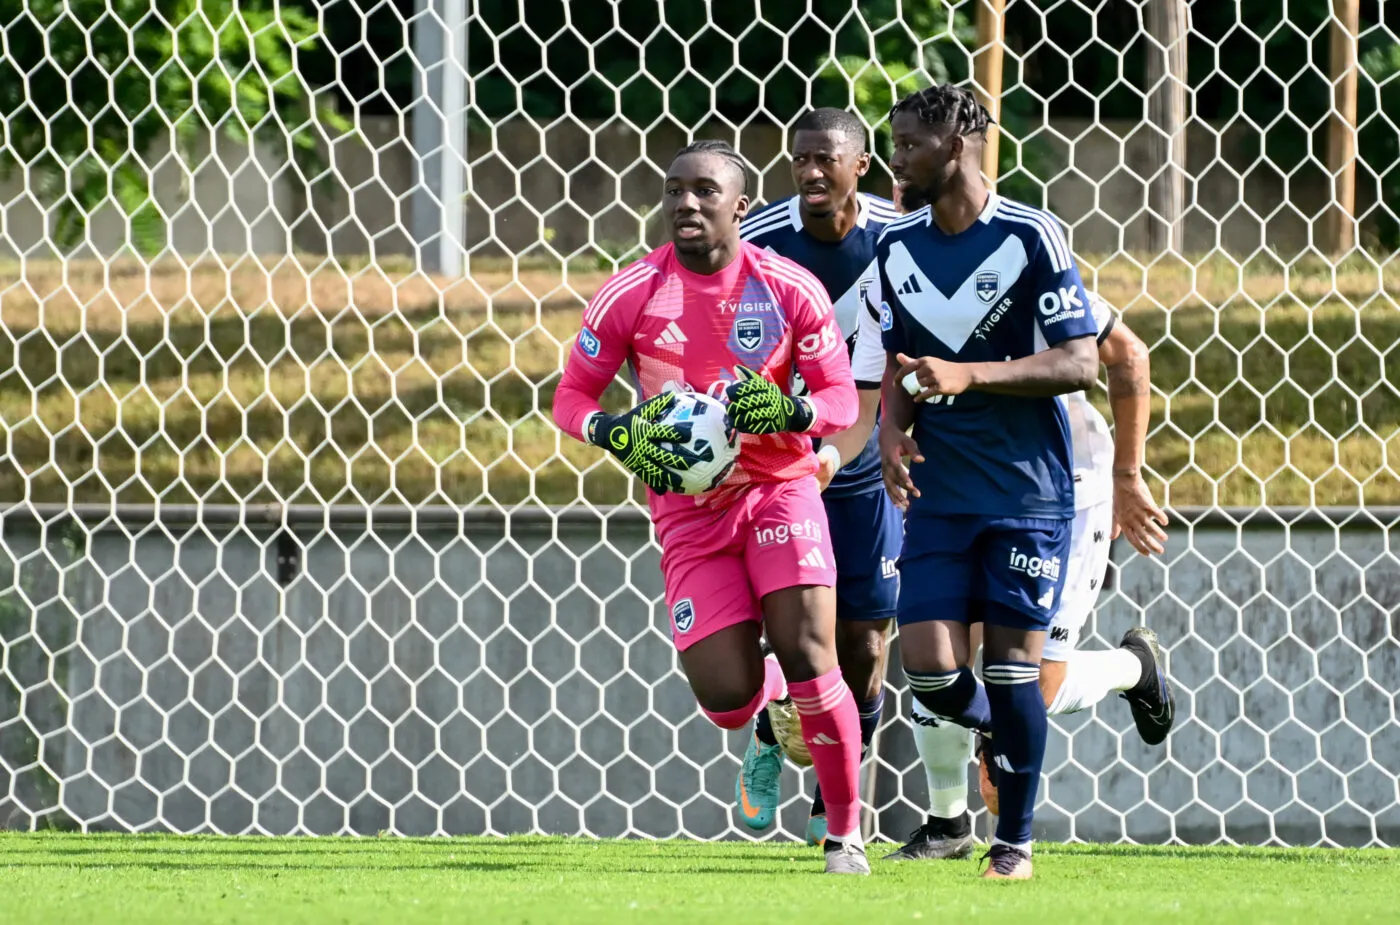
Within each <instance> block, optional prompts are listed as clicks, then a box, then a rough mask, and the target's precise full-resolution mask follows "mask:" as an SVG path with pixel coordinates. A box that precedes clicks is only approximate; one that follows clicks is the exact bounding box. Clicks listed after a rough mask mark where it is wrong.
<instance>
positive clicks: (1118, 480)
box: [1113, 469, 1167, 556]
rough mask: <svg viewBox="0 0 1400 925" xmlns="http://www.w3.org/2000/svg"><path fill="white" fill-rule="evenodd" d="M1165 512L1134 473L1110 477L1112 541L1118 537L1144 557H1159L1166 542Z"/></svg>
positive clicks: (1139, 477)
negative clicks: (1111, 484)
mask: <svg viewBox="0 0 1400 925" xmlns="http://www.w3.org/2000/svg"><path fill="white" fill-rule="evenodd" d="M1166 525H1167V515H1166V512H1165V511H1163V510H1162V509H1161V508H1159V507H1158V506H1157V503H1156V502H1155V501H1153V500H1152V492H1151V491H1150V490H1149V489H1148V487H1147V483H1146V482H1144V481H1143V480H1142V473H1140V472H1139V471H1138V470H1136V469H1132V470H1128V471H1121V472H1120V471H1115V472H1114V473H1113V538H1114V539H1115V540H1116V539H1118V536H1119V535H1120V534H1121V535H1123V536H1124V537H1126V538H1127V540H1128V542H1129V543H1131V544H1132V545H1133V548H1134V549H1136V550H1137V551H1138V552H1140V553H1142V554H1143V555H1144V556H1150V555H1152V554H1153V553H1158V554H1161V553H1162V552H1163V551H1164V550H1165V549H1166V546H1165V543H1166V542H1167V531H1165V530H1163V529H1162V528H1163V527H1165V526H1166Z"/></svg>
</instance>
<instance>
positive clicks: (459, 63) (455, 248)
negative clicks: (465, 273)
mask: <svg viewBox="0 0 1400 925" xmlns="http://www.w3.org/2000/svg"><path fill="white" fill-rule="evenodd" d="M466 16H467V14H466V8H465V3H464V0H415V3H414V20H413V57H414V61H415V63H416V65H417V70H418V99H417V100H416V101H415V102H414V104H413V150H414V154H415V159H414V190H413V213H412V220H411V229H412V232H413V241H414V244H415V245H417V248H418V264H419V267H420V268H421V269H423V270H425V271H428V272H436V273H442V274H445V275H447V276H460V275H461V273H462V253H463V251H464V250H465V248H464V247H463V246H462V242H463V241H464V240H465V235H466V222H465V212H466V203H465V202H464V196H465V193H466V183H465V177H464V173H465V169H466V74H467V72H466V55H467V48H466Z"/></svg>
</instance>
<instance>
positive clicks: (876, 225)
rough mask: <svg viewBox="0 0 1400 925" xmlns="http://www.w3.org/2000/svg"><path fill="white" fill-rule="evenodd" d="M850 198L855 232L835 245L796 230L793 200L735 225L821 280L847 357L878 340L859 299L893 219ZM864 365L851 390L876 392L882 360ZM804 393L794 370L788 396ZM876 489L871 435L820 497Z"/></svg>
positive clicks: (882, 207) (884, 207) (875, 321)
mask: <svg viewBox="0 0 1400 925" xmlns="http://www.w3.org/2000/svg"><path fill="white" fill-rule="evenodd" d="M856 197H857V200H858V201H859V203H860V213H859V215H858V216H857V218H856V227H854V228H852V229H851V231H850V233H849V234H847V235H846V236H845V237H844V238H842V239H841V240H840V241H837V242H831V241H822V240H819V239H817V238H815V237H813V236H812V235H811V234H809V233H808V232H807V230H806V229H805V228H804V227H802V214H801V212H800V211H799V202H798V198H797V197H796V196H790V197H788V198H787V199H780V200H778V201H777V202H774V203H772V204H770V205H767V206H765V207H764V208H762V209H760V210H759V211H757V212H755V213H753V214H752V215H750V216H748V217H747V218H745V219H744V223H743V225H741V226H740V234H741V235H742V237H743V239H744V240H745V241H749V242H751V243H753V244H755V245H757V246H759V247H762V248H765V249H767V250H770V251H773V252H774V253H777V254H780V255H782V256H784V257H787V258H788V259H789V260H793V261H795V262H797V263H800V264H801V265H802V266H803V267H805V268H806V269H808V270H809V271H811V273H812V275H813V276H815V277H816V278H817V279H819V280H821V282H822V285H823V286H825V287H826V293H827V295H828V296H830V297H831V304H832V305H833V306H834V307H835V309H836V323H837V324H838V325H840V327H841V334H842V335H843V336H844V337H845V338H846V348H847V349H848V350H850V351H851V352H852V353H854V352H855V347H856V343H857V342H858V341H859V340H860V339H861V338H862V337H864V338H865V339H866V340H867V341H869V342H871V343H874V342H875V341H877V340H878V339H879V336H880V330H879V316H878V313H877V312H875V311H874V310H872V309H870V308H869V306H868V303H867V300H866V298H865V294H866V290H867V289H868V288H869V287H870V286H871V285H872V284H873V283H874V282H875V241H876V239H878V238H879V236H880V232H882V231H884V230H885V227H886V226H887V225H888V224H889V223H890V222H892V221H894V220H895V219H897V218H899V213H898V212H896V211H895V208H894V203H892V202H890V201H889V200H888V199H881V198H879V197H878V196H868V195H866V194H865V193H857V194H856ZM870 365H871V364H866V366H867V368H860V367H858V366H857V365H856V364H854V363H853V364H852V368H851V371H852V373H854V374H855V378H856V387H857V388H861V389H878V388H879V387H880V377H881V374H882V373H883V372H884V366H883V357H881V360H880V365H879V367H878V368H874V369H871V368H868V367H870ZM805 391H806V388H805V386H803V385H802V382H801V379H800V377H798V375H797V372H796V370H794V371H793V383H792V393H793V394H794V395H801V394H803V393H804V392H805ZM881 486H882V483H881V481H880V452H879V448H878V439H877V437H876V434H875V433H872V434H871V435H870V440H869V441H867V442H866V444H865V449H863V450H862V451H861V453H860V455H858V456H857V457H856V458H855V459H852V460H850V461H849V462H847V463H846V464H845V465H844V466H842V467H841V470H840V471H839V472H837V473H836V476H835V477H834V478H833V479H832V480H831V484H830V485H829V486H828V487H827V489H826V491H824V492H823V493H822V495H823V497H827V498H840V497H845V496H848V495H853V494H858V493H860V492H865V491H871V490H875V489H879V488H881Z"/></svg>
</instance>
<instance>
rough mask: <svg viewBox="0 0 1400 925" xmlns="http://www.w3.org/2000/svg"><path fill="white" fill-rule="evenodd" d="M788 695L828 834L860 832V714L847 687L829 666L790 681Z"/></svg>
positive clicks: (839, 671) (845, 834)
mask: <svg viewBox="0 0 1400 925" xmlns="http://www.w3.org/2000/svg"><path fill="white" fill-rule="evenodd" d="M788 693H789V695H790V696H791V697H792V702H793V705H794V706H796V707H797V713H798V715H799V716H801V717H802V738H803V740H804V741H806V743H807V750H808V751H810V752H811V753H812V765H813V766H814V767H815V768H816V771H817V783H818V784H821V788H822V799H823V800H824V801H825V802H826V828H827V831H828V832H830V833H831V835H832V837H833V838H849V837H850V836H852V835H856V834H859V831H860V797H859V795H858V791H859V787H858V782H859V778H860V713H859V711H857V709H856V699H855V697H854V696H852V695H851V689H850V688H849V687H847V686H846V682H845V681H843V680H841V670H840V669H839V668H833V669H831V670H830V671H828V672H827V673H826V674H824V675H822V676H821V677H820V678H816V679H814V680H811V681H793V682H792V683H791V684H789V685H788Z"/></svg>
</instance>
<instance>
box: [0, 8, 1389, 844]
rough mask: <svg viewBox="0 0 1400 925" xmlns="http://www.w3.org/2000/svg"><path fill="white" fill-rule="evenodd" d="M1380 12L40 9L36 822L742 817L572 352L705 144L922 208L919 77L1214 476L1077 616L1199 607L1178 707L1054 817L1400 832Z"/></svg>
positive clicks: (892, 765)
mask: <svg viewBox="0 0 1400 925" xmlns="http://www.w3.org/2000/svg"><path fill="white" fill-rule="evenodd" d="M1390 6H1391V5H1390V4H1386V3H1380V4H1367V5H1365V7H1364V9H1363V10H1362V12H1363V13H1364V14H1365V15H1364V16H1362V17H1361V18H1360V20H1359V22H1355V23H1353V22H1349V21H1348V16H1349V15H1350V14H1348V13H1347V11H1348V10H1350V9H1353V4H1350V3H1346V2H1337V3H1331V2H1326V0H1315V2H1301V0H1298V2H1289V3H1286V4H1279V3H1276V2H1263V0H1258V2H1255V0H1243V2H1241V3H1237V4H1227V3H1221V4H1194V5H1192V8H1191V9H1189V10H1188V9H1187V6H1186V4H1185V3H1184V2H1177V0H1144V2H1139V0H1112V2H1098V0H1093V2H1091V0H1056V2H1051V0H1007V2H1006V3H1005V7H1004V10H1002V9H1001V7H1002V4H1001V3H999V2H997V3H993V2H992V0H964V2H960V3H947V2H942V0H912V2H911V0H903V2H896V0H862V2H859V3H857V2H854V0H808V2H807V3H805V4H803V3H795V2H789V0H785V2H769V0H746V2H737V3H730V2H726V3H712V4H707V3H684V4H682V3H671V2H659V0H612V2H602V0H599V2H594V3H587V4H584V3H566V2H562V0H552V2H546V0H541V2H539V3H536V2H535V0H531V2H530V3H528V4H526V3H516V2H505V0H477V2H474V3H465V4H464V3H457V2H455V0H416V2H415V0H260V2H259V0H243V2H235V0H189V2H184V3H167V2H164V0H67V2H58V0H23V2H19V3H10V4H7V5H6V8H5V11H4V12H3V13H0V41H3V43H4V44H3V46H2V47H3V55H0V115H3V127H4V134H3V136H0V252H3V253H0V434H3V438H4V443H3V456H0V502H2V503H3V507H0V538H2V539H3V543H0V827H7V828H19V829H27V828H33V829H42V828H48V827H59V828H66V827H78V828H81V829H84V830H125V831H132V830H136V831H143V830H160V831H180V832H221V833H310V834H334V833H362V834H373V833H376V832H381V831H387V832H392V833H399V834H434V833H437V834H463V833H492V834H504V833H516V832H545V833H565V834H585V835H596V836H614V835H627V836H646V837H672V836H679V837H696V838H722V837H745V836H746V835H747V833H746V832H745V831H743V830H741V829H740V828H739V827H737V826H736V825H735V823H734V821H733V817H732V816H731V813H730V809H729V804H730V802H731V799H732V794H733V779H734V774H735V772H736V771H737V768H738V756H739V754H740V753H741V749H742V745H743V743H742V740H741V737H740V736H739V735H728V734H724V733H722V732H721V731H719V730H717V729H715V728H714V727H712V726H711V725H710V724H709V723H708V722H707V721H706V720H705V719H704V718H703V717H702V716H700V715H699V713H698V711H697V710H696V708H695V704H694V700H693V697H692V696H691V694H690V693H689V690H688V688H687V686H686V684H685V682H684V679H683V678H682V677H681V676H680V674H679V673H678V671H677V668H676V663H675V659H674V655H673V652H672V649H671V645H670V641H669V638H668V634H667V628H666V626H667V625H666V619H665V613H664V610H663V608H662V607H661V605H660V601H661V591H662V588H661V580H660V575H659V568H658V558H659V556H658V549H657V547H656V545H655V543H654V541H653V540H652V538H651V534H650V530H649V526H648V523H647V521H646V519H645V514H644V507H643V505H642V498H641V494H640V492H639V489H638V487H637V485H636V484H635V483H633V482H632V481H629V480H628V479H627V478H625V477H624V474H623V473H622V471H621V470H620V468H619V467H617V466H616V465H615V464H614V463H613V462H612V461H611V460H609V459H607V458H605V457H604V456H603V455H602V454H601V453H599V452H597V451H594V450H592V449H590V448H585V447H582V446H579V445H577V444H575V443H574V442H572V441H570V440H569V439H567V438H564V437H561V436H560V435H559V434H558V433H557V432H556V431H555V430H554V428H553V426H552V423H551V421H550V418H549V414H548V408H549V406H550V400H551V398H552V394H553V389H554V388H555V386H556V384H557V382H558V376H559V370H560V367H561V365H562V361H563V358H564V356H565V355H566V351H567V350H568V348H569V346H570V339H571V338H572V336H573V334H574V332H575V331H576V329H577V325H578V318H579V314H580V311H581V309H582V307H583V305H584V304H585V302H586V300H587V298H588V296H589V295H590V294H591V293H592V292H593V291H594V290H595V289H596V288H597V287H598V286H599V285H600V283H601V282H602V281H603V280H604V279H605V278H606V277H607V275H608V274H609V273H611V272H613V271H614V270H615V269H616V268H617V267H618V266H619V263H620V262H622V261H626V260H628V259H630V258H631V257H632V256H634V255H636V254H638V253H640V252H641V251H642V250H644V249H645V247H646V246H648V245H649V244H655V243H657V237H656V228H655V226H654V223H652V222H650V216H651V213H652V210H653V208H654V205H655V203H656V201H657V200H658V196H659V189H660V178H661V173H660V169H661V168H662V167H663V166H664V165H665V164H666V162H667V161H668V159H669V158H670V156H671V154H672V153H673V152H674V151H675V149H676V148H677V147H678V146H679V145H681V144H683V143H685V142H686V141H689V140H691V139H693V138H698V137H716V138H722V139H725V140H727V141H730V142H732V143H734V144H735V145H736V147H738V149H739V150H740V151H741V152H742V153H743V154H744V155H745V156H746V158H748V160H749V161H750V163H752V164H753V165H754V167H755V170H756V173H757V175H758V181H759V182H758V199H760V200H765V201H771V200H773V199H775V198H778V197H781V196H785V195H788V194H789V192H790V182H791V181H790V179H789V177H788V170H787V165H786V161H785V157H784V143H785V131H786V128H787V127H788V126H790V125H791V123H792V122H793V120H795V119H796V118H797V116H799V115H800V114H801V112H802V111H804V110H805V109H807V108H808V107H810V106H814V105H837V106H855V107H857V108H858V109H859V110H860V112H861V113H862V115H863V116H864V117H865V118H866V119H867V121H868V122H869V124H870V125H871V127H872V130H873V134H872V142H873V143H874V144H875V146H876V152H877V157H876V167H875V169H873V170H872V172H871V175H870V177H869V178H868V181H867V182H868V188H869V189H870V190H871V191H872V192H877V193H887V192H888V189H889V177H888V173H887V171H886V170H885V168H884V167H883V157H884V155H885V154H886V153H887V152H886V150H885V148H884V147H883V146H884V145H886V144H887V141H886V138H887V132H886V131H885V125H884V122H885V117H884V112H885V111H886V110H887V108H888V105H889V102H890V101H891V99H892V97H893V96H894V95H897V94H902V93H903V92H906V91H907V90H908V89H912V88H914V87H917V86H919V85H921V84H922V83H923V82H927V81H928V80H931V79H932V80H952V81H958V82H961V81H972V80H974V79H975V80H976V82H977V85H978V86H979V87H981V88H982V89H984V90H987V91H988V92H989V93H990V94H991V95H992V97H994V99H993V101H994V103H995V104H996V107H995V108H996V111H997V113H998V115H999V122H1000V124H1001V128H1000V130H999V132H998V134H997V139H998V144H999V156H998V158H997V161H996V163H995V165H992V164H990V163H989V165H988V167H989V169H994V170H995V172H996V173H997V174H998V177H997V182H998V187H999V189H1000V191H1001V192H1003V193H1004V194H1006V195H1011V196H1015V197H1018V198H1021V199H1025V200H1028V201H1030V202H1032V203H1034V204H1036V205H1045V206H1047V207H1049V208H1050V209H1052V210H1053V211H1054V212H1055V213H1056V214H1057V215H1059V216H1060V217H1061V218H1062V219H1063V220H1064V221H1065V222H1066V224H1067V225H1068V226H1069V229H1070V241H1071V245H1072V247H1073V249H1074V250H1075V252H1076V254H1077V255H1078V257H1079V259H1080V262H1081V266H1082V268H1083V271H1084V274H1085V277H1086V281H1088V282H1090V284H1091V285H1093V286H1095V287H1096V288H1097V289H1098V291H1100V292H1101V293H1102V294H1103V295H1104V296H1105V297H1107V298H1108V299H1109V300H1110V301H1112V302H1113V303H1114V304H1115V305H1117V306H1118V307H1119V308H1120V309H1122V310H1123V311H1124V313H1125V314H1124V317H1125V319H1126V320H1127V322H1128V323H1129V324H1130V325H1131V326H1132V328H1133V329H1134V330H1135V331H1137V332H1138V333H1139V334H1140V335H1141V336H1142V337H1143V339H1144V340H1145V341H1147V342H1148V344H1149V345H1150V346H1151V348H1152V364H1153V418H1152V432H1151V436H1150V438H1149V449H1148V455H1147V458H1148V463H1149V467H1150V470H1151V477H1150V484H1151V485H1152V487H1153V490H1154V492H1155V493H1156V494H1157V496H1158V498H1159V500H1164V501H1165V503H1166V504H1167V506H1168V507H1169V508H1170V509H1171V510H1172V511H1173V515H1174V516H1173V522H1172V525H1171V528H1170V529H1171V535H1172V539H1171V542H1170V544H1169V548H1168V550H1167V552H1166V554H1165V555H1163V556H1160V557H1156V558H1153V559H1146V558H1143V557H1140V556H1138V555H1136V554H1135V553H1133V552H1132V550H1131V549H1129V548H1127V547H1126V546H1125V545H1122V544H1119V546H1118V547H1117V548H1115V552H1114V562H1115V565H1114V567H1113V569H1112V570H1111V573H1110V581H1109V585H1108V587H1107V588H1105V590H1104V593H1103V595H1102V597H1101V600H1100V606H1099V608H1098V611H1097V613H1096V615H1095V618H1094V620H1093V621H1092V622H1091V624H1090V625H1089V626H1088V627H1087V628H1086V632H1085V637H1086V638H1085V640H1084V644H1085V645H1087V646H1091V647H1105V646H1109V645H1114V644H1116V642H1117V640H1118V638H1119V637H1120V636H1121V634H1122V633H1123V631H1124V630H1125V629H1126V628H1127V627H1129V626H1131V625H1135V624H1138V623H1144V622H1145V623H1146V624H1148V625H1150V626H1152V627H1153V628H1154V629H1156V630H1157V632H1158V633H1159V634H1160V635H1161V637H1162V639H1163V640H1164V642H1165V644H1166V645H1167V647H1168V650H1169V653H1170V654H1169V659H1170V670H1171V674H1172V676H1173V678H1174V679H1175V682H1176V684H1177V689H1178V692H1179V712H1180V716H1179V721H1178V727H1177V729H1176V730H1175V731H1174V732H1173V734H1172V736H1171V738H1170V739H1169V741H1168V742H1167V744H1166V745H1164V746H1162V747H1159V748H1155V749H1149V748H1146V747H1144V746H1143V745H1142V744H1141V743H1140V742H1139V740H1138V739H1137V737H1136V736H1135V734H1134V733H1133V729H1132V723H1131V719H1130V717H1129V714H1128V712H1127V709H1126V706H1125V705H1124V704H1122V703H1121V702H1117V701H1110V702H1106V703H1104V704H1103V705H1101V706H1100V707H1098V708H1097V709H1096V710H1094V711H1092V712H1088V713H1082V714H1078V715H1075V716H1071V717H1065V718H1061V719H1057V720H1056V721H1054V722H1053V723H1052V738H1051V743H1050V746H1049V753H1048V756H1047V761H1046V765H1045V776H1044V781H1043V786H1042V788H1041V799H1042V803H1041V806H1040V809H1039V811H1038V815H1037V835H1038V836H1040V837H1045V838H1052V839H1060V838H1075V839H1083V840H1095V841H1098V840H1109V841H1115V840H1133V841H1138V842H1167V841H1176V842H1186V843H1212V842H1236V843H1274V844H1309V845H1311V844H1325V845H1333V844H1347V845H1350V844H1391V845H1394V844H1400V802H1397V785H1396V780H1397V778H1400V722H1397V716H1396V711H1397V701H1396V697H1397V693H1396V692H1397V691H1400V642H1397V636H1398V635H1400V620H1398V619H1397V617H1396V614H1397V613H1400V561H1397V557H1396V554H1395V552H1394V549H1393V547H1392V546H1391V542H1390V532H1389V531H1390V528H1391V526H1392V525H1393V524H1394V523H1395V522H1396V520H1397V518H1400V506H1397V505H1400V469H1398V468H1397V463H1396V459H1397V456H1398V455H1400V430H1398V429H1397V428H1398V427H1400V393H1397V386H1396V384H1395V382H1394V380H1392V379H1391V378H1390V377H1389V373H1390V372H1393V371H1394V370H1395V368H1396V362H1397V357H1400V353H1398V352H1397V351H1400V309H1397V304H1396V301H1395V293H1396V292H1397V289H1400V275H1397V272H1396V265H1395V262H1394V259H1393V255H1394V253H1395V249H1396V246H1397V243H1400V222H1398V221H1397V215H1396V213H1395V212H1394V211H1393V210H1392V206H1391V204H1392V203H1393V202H1395V196H1396V194H1397V193H1400V189H1397V188H1396V184H1397V177H1400V174H1397V172H1396V167H1395V165H1396V163H1397V157H1400V129H1397V123H1396V121H1395V120H1396V119H1398V118H1400V90H1397V87H1396V81H1395V80H1394V79H1393V78H1394V75H1395V72H1396V71H1397V70H1400V37H1397V34H1396V32H1397V31H1398V30H1396V29H1395V23H1394V22H1392V20H1393V19H1395V18H1396V17H1395V15H1394V14H1393V13H1392V11H1391V10H1390V9H1389V7H1390ZM998 11H1000V12H998ZM998 34H1001V35H1004V42H1003V43H1002V45H1001V47H1002V48H1003V50H1004V55H1003V56H1002V57H1001V59H1000V64H999V65H998V64H996V63H995V61H994V59H995V56H994V55H992V54H991V51H990V50H989V49H990V46H989V45H987V44H986V43H987V41H988V40H989V39H990V38H991V37H994V36H996V35H998ZM627 397H628V396H627V390H626V389H625V387H624V386H623V385H622V384H621V383H619V384H618V385H617V386H615V387H614V392H613V393H610V395H609V396H608V397H606V398H605V401H606V402H611V403H613V404H615V405H617V406H619V407H620V406H622V404H623V403H624V402H625V401H626V399H627ZM1103 398H1104V395H1103V392H1102V390H1100V391H1099V394H1098V396H1097V399H1096V400H1100V401H1101V400H1102V399H1103ZM897 666H898V659H897V656H896V657H895V665H894V667H892V669H891V671H890V675H889V684H890V687H891V690H892V692H893V693H894V694H895V696H893V697H891V698H889V699H888V700H887V707H886V710H887V719H886V721H885V725H884V726H883V728H882V730H881V732H880V734H879V739H878V743H877V748H876V754H875V756H874V757H873V758H872V759H871V760H870V761H869V762H868V763H867V771H866V775H867V778H866V781H865V791H864V792H865V797H866V801H867V806H868V810H869V813H868V822H869V826H870V831H871V832H872V833H873V834H875V835H880V836H887V837H891V838H898V837H900V836H902V835H903V834H904V833H905V832H907V831H908V830H909V829H911V828H913V827H914V826H915V825H917V824H918V823H919V822H920V821H922V812H923V808H924V800H925V793H924V782H923V775H922V773H921V772H920V771H919V769H918V768H917V767H916V762H915V759H914V753H913V747H912V742H911V739H910V734H909V728H908V710H909V706H910V703H909V699H908V696H907V693H906V692H905V690H904V685H903V679H902V676H901V674H900V672H899V670H898V667H897ZM786 774H787V777H786V778H785V781H784V793H785V795H786V796H787V797H788V802H787V803H786V805H785V807H784V810H783V812H782V814H781V815H780V819H779V826H778V829H777V835H778V837H791V836H796V837H800V833H801V832H802V829H803V825H804V823H805V814H806V809H807V803H806V799H807V797H806V795H805V794H803V792H802V791H803V789H804V788H805V789H806V791H807V792H808V793H810V788H811V786H812V784H813V781H812V780H811V778H810V776H807V777H799V775H798V773H797V772H796V771H795V770H791V769H790V770H789V771H787V772H786ZM974 801H975V797H974ZM978 805H980V804H978Z"/></svg>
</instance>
